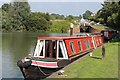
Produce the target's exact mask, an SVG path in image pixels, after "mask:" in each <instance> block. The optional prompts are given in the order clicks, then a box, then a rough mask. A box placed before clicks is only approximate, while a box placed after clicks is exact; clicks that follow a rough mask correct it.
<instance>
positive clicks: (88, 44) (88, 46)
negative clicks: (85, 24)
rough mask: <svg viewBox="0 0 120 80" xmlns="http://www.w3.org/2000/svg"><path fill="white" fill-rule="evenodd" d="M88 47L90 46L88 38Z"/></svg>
mask: <svg viewBox="0 0 120 80" xmlns="http://www.w3.org/2000/svg"><path fill="white" fill-rule="evenodd" d="M88 48H90V40H88Z"/></svg>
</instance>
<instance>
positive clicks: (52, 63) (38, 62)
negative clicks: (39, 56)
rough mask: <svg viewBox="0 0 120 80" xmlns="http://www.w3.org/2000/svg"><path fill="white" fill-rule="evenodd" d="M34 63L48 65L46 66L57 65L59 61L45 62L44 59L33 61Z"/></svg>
mask: <svg viewBox="0 0 120 80" xmlns="http://www.w3.org/2000/svg"><path fill="white" fill-rule="evenodd" d="M32 65H37V66H44V67H45V66H46V67H57V62H44V61H35V60H33V61H32Z"/></svg>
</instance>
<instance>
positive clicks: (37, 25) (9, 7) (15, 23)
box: [1, 1, 51, 32]
mask: <svg viewBox="0 0 120 80" xmlns="http://www.w3.org/2000/svg"><path fill="white" fill-rule="evenodd" d="M1 9H2V31H19V32H22V31H40V30H42V31H46V30H48V29H49V28H50V25H51V23H50V16H49V14H48V13H40V12H31V11H30V6H29V4H28V2H17V1H14V2H13V3H10V4H3V5H2V7H1Z"/></svg>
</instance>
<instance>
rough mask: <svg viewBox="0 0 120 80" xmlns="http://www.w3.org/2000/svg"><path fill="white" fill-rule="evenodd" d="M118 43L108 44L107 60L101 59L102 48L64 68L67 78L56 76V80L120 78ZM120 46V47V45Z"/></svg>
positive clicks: (106, 45)
mask: <svg viewBox="0 0 120 80" xmlns="http://www.w3.org/2000/svg"><path fill="white" fill-rule="evenodd" d="M118 44H119V43H118V42H114V43H106V44H105V47H106V58H105V59H104V60H102V59H101V57H102V56H101V48H98V49H96V50H95V51H94V52H93V57H90V56H87V57H86V58H84V59H83V60H77V61H76V62H75V63H73V64H72V65H70V66H67V67H66V68H64V71H65V75H66V76H59V75H55V76H52V77H54V78H118ZM119 46H120V45H119Z"/></svg>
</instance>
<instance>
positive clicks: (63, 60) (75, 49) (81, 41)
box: [17, 34, 104, 80]
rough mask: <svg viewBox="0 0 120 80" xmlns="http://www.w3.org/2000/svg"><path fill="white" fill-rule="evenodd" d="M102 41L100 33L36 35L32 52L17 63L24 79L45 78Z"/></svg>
mask: <svg viewBox="0 0 120 80" xmlns="http://www.w3.org/2000/svg"><path fill="white" fill-rule="evenodd" d="M103 43H104V40H103V36H102V35H101V34H91V35H90V34H87V35H74V36H38V38H37V44H36V48H35V50H34V53H33V54H32V55H28V56H26V57H25V58H23V59H21V60H19V61H18V62H17V65H18V67H19V68H20V70H21V72H22V74H23V76H24V78H25V79H31V78H32V79H36V80H37V79H40V78H45V77H47V76H49V75H51V74H52V73H53V72H55V71H57V70H59V69H61V68H63V67H65V66H66V65H68V64H70V63H71V62H73V61H75V60H76V59H78V58H80V57H81V55H84V54H87V53H89V52H92V51H93V50H94V49H96V48H97V47H100V46H102V45H103Z"/></svg>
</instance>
